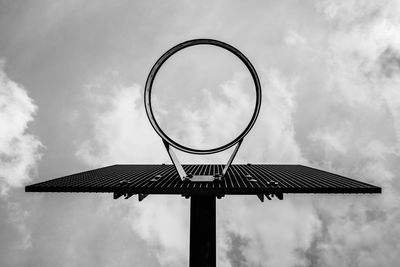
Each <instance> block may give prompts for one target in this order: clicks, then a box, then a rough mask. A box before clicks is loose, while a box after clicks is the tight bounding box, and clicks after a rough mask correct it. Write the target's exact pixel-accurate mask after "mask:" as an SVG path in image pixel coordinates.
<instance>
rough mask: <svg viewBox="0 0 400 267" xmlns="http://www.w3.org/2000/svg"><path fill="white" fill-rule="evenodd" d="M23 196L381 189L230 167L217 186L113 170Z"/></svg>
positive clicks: (132, 169)
mask: <svg viewBox="0 0 400 267" xmlns="http://www.w3.org/2000/svg"><path fill="white" fill-rule="evenodd" d="M223 167H224V165H216V164H203V165H183V168H184V169H185V171H186V172H187V173H190V174H193V175H214V174H216V173H221V172H222V168H223ZM25 191H26V192H93V193H95V192H104V193H107V192H108V193H114V196H115V195H119V196H121V195H125V196H132V195H134V194H145V195H148V194H178V195H183V196H187V197H189V196H193V195H214V196H217V197H221V196H224V195H268V194H275V195H279V194H287V193H381V188H380V187H377V186H374V185H370V184H367V183H364V182H360V181H357V180H354V179H350V178H346V177H343V176H340V175H336V174H333V173H329V172H326V171H322V170H317V169H314V168H310V167H306V166H302V165H271V164H244V165H241V164H234V165H232V166H231V168H230V169H229V171H228V173H227V175H226V176H225V177H224V178H223V180H221V181H214V182H193V181H188V180H186V181H185V180H184V181H182V180H181V179H180V178H179V176H178V173H177V172H176V170H175V167H174V165H165V164H161V165H112V166H108V167H104V168H99V169H94V170H90V171H85V172H81V173H77V174H72V175H68V176H65V177H61V178H57V179H53V180H49V181H45V182H41V183H37V184H33V185H28V186H26V187H25Z"/></svg>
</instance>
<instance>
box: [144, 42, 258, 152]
mask: <svg viewBox="0 0 400 267" xmlns="http://www.w3.org/2000/svg"><path fill="white" fill-rule="evenodd" d="M195 45H213V46H217V47H221V48H224V49H226V50H228V51H229V52H231V53H232V54H234V55H235V56H237V57H238V58H239V59H240V60H241V61H242V62H243V63H244V64H245V65H246V67H247V69H248V70H249V71H250V74H251V76H252V78H253V82H254V85H255V89H256V105H255V107H254V112H253V116H252V117H251V119H250V122H249V124H248V125H247V127H246V128H245V129H244V130H243V132H242V133H241V134H240V135H239V136H238V137H236V138H235V139H234V140H232V141H231V142H229V143H227V144H225V145H222V146H219V147H216V148H211V149H195V148H190V147H186V146H184V145H181V144H179V143H177V142H175V141H174V140H172V139H171V138H170V137H169V136H168V135H167V134H165V133H164V132H163V130H161V128H160V126H159V125H158V123H157V121H156V119H155V117H154V114H153V110H152V107H151V90H152V86H153V81H154V78H155V77H156V75H157V72H158V71H159V69H160V68H161V66H162V65H163V64H164V62H165V61H167V59H168V58H170V57H171V56H172V55H173V54H175V53H177V52H178V51H180V50H182V49H184V48H187V47H190V46H195ZM144 106H145V109H146V114H147V117H148V119H149V121H150V123H151V125H152V126H153V128H154V130H155V131H156V132H157V134H158V135H159V136H160V137H161V138H162V139H163V140H164V141H166V142H167V143H168V144H170V145H171V146H173V147H175V148H177V149H179V150H181V151H184V152H187V153H192V154H212V153H217V152H221V151H223V150H226V149H228V148H230V147H232V146H233V145H235V144H236V143H238V142H239V141H241V140H243V138H244V137H245V136H246V135H247V134H248V133H249V131H250V130H251V128H252V127H253V125H254V123H255V122H256V120H257V117H258V114H259V112H260V107H261V84H260V80H259V78H258V75H257V72H256V70H255V68H254V67H253V65H252V64H251V63H250V60H248V59H247V58H246V56H245V55H243V54H242V53H241V52H240V51H239V50H237V49H236V48H234V47H233V46H231V45H229V44H227V43H224V42H221V41H218V40H214V39H193V40H189V41H185V42H183V43H180V44H178V45H176V46H174V47H172V48H171V49H169V50H168V51H167V52H165V53H164V54H163V55H162V56H161V57H160V58H159V59H158V60H157V62H156V63H155V64H154V66H153V68H152V69H151V71H150V73H149V75H148V77H147V80H146V86H145V89H144Z"/></svg>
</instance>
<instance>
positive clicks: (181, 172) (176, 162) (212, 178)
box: [162, 139, 243, 182]
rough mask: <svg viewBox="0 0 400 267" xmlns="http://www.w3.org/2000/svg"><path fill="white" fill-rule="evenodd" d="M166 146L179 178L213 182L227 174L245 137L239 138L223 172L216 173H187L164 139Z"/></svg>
mask: <svg viewBox="0 0 400 267" xmlns="http://www.w3.org/2000/svg"><path fill="white" fill-rule="evenodd" d="M162 141H163V143H164V146H165V149H166V150H167V152H168V155H169V157H170V159H171V161H172V163H173V164H174V166H175V169H176V171H177V172H178V175H179V178H181V180H182V181H184V180H189V181H192V182H213V181H215V180H222V179H223V178H224V177H225V175H226V174H227V172H228V170H229V167H230V166H231V165H232V162H233V159H234V158H235V156H236V154H237V152H238V150H239V148H240V145H241V144H242V141H243V139H241V140H239V142H238V143H237V145H236V147H235V149H234V150H233V152H232V155H231V156H230V157H229V160H228V162H227V163H226V165H225V167H224V169H223V170H222V173H221V174H220V173H214V175H192V174H190V173H189V174H187V173H186V172H185V170H184V169H183V167H182V165H181V163H180V162H179V160H178V157H177V156H176V154H175V152H174V150H173V149H172V147H171V145H170V144H169V143H168V142H166V141H165V140H164V139H163V140H162Z"/></svg>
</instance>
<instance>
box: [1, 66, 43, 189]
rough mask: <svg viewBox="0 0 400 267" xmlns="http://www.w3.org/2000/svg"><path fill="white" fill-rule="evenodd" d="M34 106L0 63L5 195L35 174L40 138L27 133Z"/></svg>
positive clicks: (2, 166) (2, 173)
mask: <svg viewBox="0 0 400 267" xmlns="http://www.w3.org/2000/svg"><path fill="white" fill-rule="evenodd" d="M36 109H37V107H36V105H35V104H34V103H33V100H32V99H31V98H30V97H29V96H28V94H27V92H26V90H25V89H24V88H23V87H22V86H21V85H19V84H17V83H16V82H14V81H12V80H10V79H9V78H8V77H7V74H6V73H5V72H4V61H3V62H0V125H1V130H0V192H1V195H5V194H7V192H8V190H9V189H10V188H12V187H20V186H22V185H23V184H24V183H26V182H28V181H30V180H32V178H33V177H34V176H35V174H36V170H37V163H38V161H39V160H40V157H41V154H40V152H39V149H40V148H41V146H42V145H41V143H40V141H39V139H38V138H37V137H35V136H33V135H32V134H29V133H28V132H27V128H28V123H29V122H31V121H32V120H33V115H34V113H35V112H36Z"/></svg>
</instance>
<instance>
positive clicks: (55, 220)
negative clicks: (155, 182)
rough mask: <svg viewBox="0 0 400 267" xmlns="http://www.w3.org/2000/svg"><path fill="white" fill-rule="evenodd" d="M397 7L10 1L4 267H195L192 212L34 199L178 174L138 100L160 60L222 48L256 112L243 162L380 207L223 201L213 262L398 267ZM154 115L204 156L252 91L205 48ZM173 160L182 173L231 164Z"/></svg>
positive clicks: (0, 93)
mask: <svg viewBox="0 0 400 267" xmlns="http://www.w3.org/2000/svg"><path fill="white" fill-rule="evenodd" d="M399 13H400V2H399V1H379V2H376V1H353V0H350V1H329V0H326V1H294V0H291V1H196V2H194V1H183V0H182V1H123V0H121V1H104V2H94V1H78V0H76V1H0V265H1V266H7V267H8V266H154V267H156V266H157V267H159V266H187V265H188V245H189V235H188V233H189V201H187V200H186V199H184V198H182V197H180V196H149V197H147V198H146V199H145V200H144V201H142V202H140V203H139V202H138V201H137V199H134V198H131V199H129V200H124V199H122V200H119V199H118V200H113V199H112V196H111V195H109V194H60V193H59V194H56V193H25V192H24V186H25V185H27V184H31V183H36V182H40V181H45V180H48V179H51V178H56V177H60V176H64V175H68V174H71V173H75V172H80V171H84V170H89V169H93V168H97V167H101V166H107V165H111V164H117V163H128V164H136V163H157V164H158V163H162V162H166V163H169V158H168V154H167V153H166V151H165V149H164V148H163V145H162V142H161V139H160V138H159V137H158V136H157V134H156V133H155V132H154V131H153V129H152V127H151V125H150V123H149V122H148V120H147V117H146V114H145V110H144V106H143V89H144V85H145V81H146V78H147V75H148V73H149V71H150V69H151V67H152V65H153V64H154V63H155V61H156V60H157V59H158V58H159V57H160V56H161V55H162V53H163V52H165V51H166V50H168V49H169V48H171V47H172V46H174V45H176V44H178V43H180V42H183V41H186V40H189V39H193V38H214V39H218V40H221V41H224V42H227V43H229V44H231V45H233V46H234V47H236V48H238V49H239V50H240V51H241V52H243V53H244V54H245V55H246V56H247V57H248V58H249V59H250V60H251V62H252V64H253V65H254V67H255V68H256V70H257V72H258V75H259V77H260V81H261V84H262V92H263V99H262V106H261V111H260V115H259V117H258V120H257V122H256V124H255V125H254V127H253V129H252V131H251V132H250V133H249V134H248V136H247V137H246V138H245V140H244V143H243V145H242V147H241V149H240V150H239V152H238V155H237V157H236V158H235V162H237V163H245V162H253V163H281V164H304V165H307V166H312V167H316V168H320V169H323V170H327V171H331V172H335V173H339V174H342V175H344V176H348V177H352V178H356V179H358V180H361V181H364V182H368V183H372V184H374V185H377V186H380V187H382V190H383V193H382V194H380V195H367V194H365V195H305V194H303V195H301V194H299V195H285V198H284V200H283V201H279V200H272V201H266V202H264V203H261V202H260V201H259V200H258V198H256V197H254V196H229V197H224V198H222V199H221V200H218V202H217V264H218V266H224V267H237V266H293V267H300V266H323V267H325V266H326V267H328V266H367V267H368V266H371V267H372V266H374V267H375V266H397V265H398V262H400V247H399V244H398V240H399V239H400V224H399V222H400V209H399V207H400V196H399V193H400V180H399V176H400V164H399V162H400V90H399V88H400V20H399V16H398V14H399ZM154 105H155V107H156V108H155V113H156V116H157V119H159V121H160V125H161V126H162V127H163V129H165V131H166V132H167V133H168V134H170V135H171V137H173V139H175V140H177V141H179V142H182V143H183V144H186V145H191V146H192V147H196V148H208V147H214V146H216V145H220V144H224V143H226V142H227V141H230V140H232V138H234V137H235V136H236V135H237V133H239V132H241V129H243V127H245V125H246V123H247V122H246V121H247V120H248V118H249V116H251V111H252V108H253V107H254V88H253V85H252V83H251V80H250V78H249V74H248V72H247V70H246V69H245V68H244V67H243V66H242V65H241V63H240V62H239V61H238V60H237V59H235V58H234V57H232V55H230V54H229V52H225V51H221V49H218V48H214V47H193V48H189V49H187V50H185V51H182V52H181V53H179V54H176V55H175V56H173V57H172V58H171V59H170V60H169V61H168V62H167V63H166V64H165V66H163V68H162V70H161V71H160V73H159V75H158V76H157V78H156V81H155V85H154ZM229 153H230V151H225V152H222V153H218V154H213V155H208V156H204V157H203V156H202V157H199V156H193V155H190V154H185V153H181V152H179V151H178V152H177V154H178V156H179V158H180V159H181V161H183V162H187V163H192V162H225V161H226V160H227V158H228V157H229Z"/></svg>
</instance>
